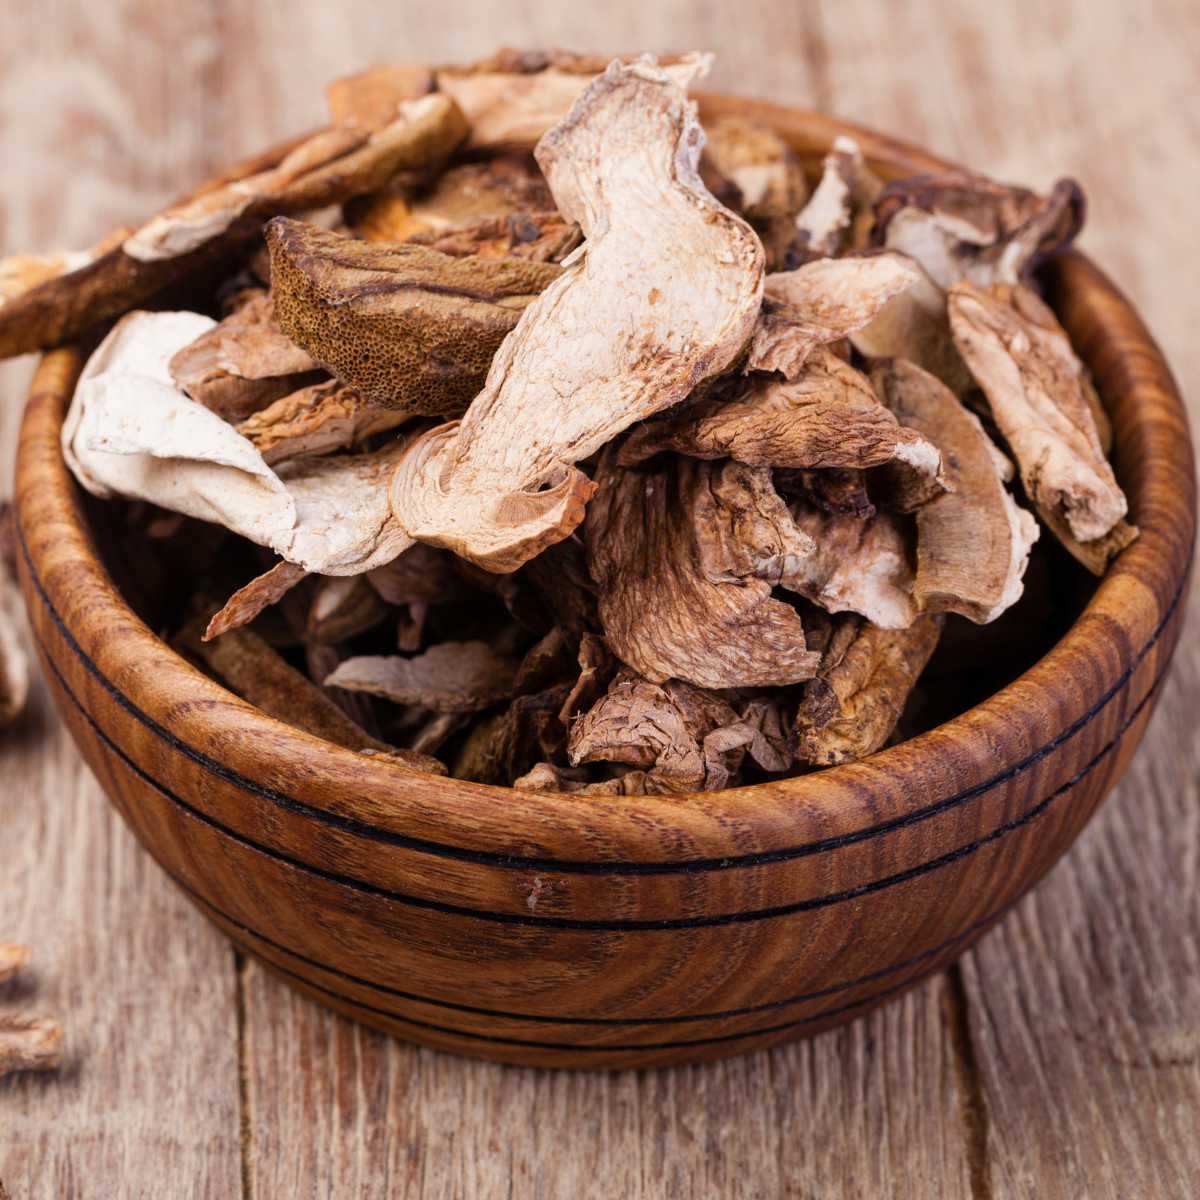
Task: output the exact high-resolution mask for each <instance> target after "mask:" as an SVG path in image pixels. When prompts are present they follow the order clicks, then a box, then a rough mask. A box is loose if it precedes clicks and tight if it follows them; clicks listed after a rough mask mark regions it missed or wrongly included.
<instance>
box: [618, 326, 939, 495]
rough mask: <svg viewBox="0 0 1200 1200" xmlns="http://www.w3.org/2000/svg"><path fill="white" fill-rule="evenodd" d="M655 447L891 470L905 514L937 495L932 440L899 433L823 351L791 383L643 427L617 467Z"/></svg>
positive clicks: (694, 407) (863, 385)
mask: <svg viewBox="0 0 1200 1200" xmlns="http://www.w3.org/2000/svg"><path fill="white" fill-rule="evenodd" d="M663 450H672V451H675V452H676V453H678V454H687V455H689V456H691V457H693V458H707V459H713V458H732V459H735V460H736V461H738V462H742V463H747V464H749V465H751V466H762V467H783V468H792V469H801V468H803V469H813V468H858V469H862V468H868V467H880V466H883V465H885V464H891V465H892V467H893V468H894V469H895V471H896V476H897V482H898V483H899V482H900V481H906V484H907V486H905V487H904V488H903V489H900V488H895V489H893V490H894V491H895V492H900V491H901V490H902V491H903V495H900V496H898V497H897V498H898V499H899V500H900V501H901V506H902V507H904V508H906V509H907V508H910V507H919V505H920V504H922V503H926V502H928V500H930V499H932V498H933V497H934V496H938V495H941V494H942V493H943V492H944V491H945V484H944V482H943V481H942V459H941V455H940V454H939V453H938V449H937V447H936V446H935V445H934V444H933V442H932V441H930V440H929V438H928V437H927V436H926V435H925V434H924V433H921V432H918V431H916V430H913V429H906V428H904V427H903V426H902V425H901V424H900V423H899V421H897V420H896V418H895V416H894V415H893V414H892V413H891V412H889V411H888V410H887V408H885V407H884V405H882V404H881V403H880V402H879V398H878V397H877V396H876V394H875V390H874V388H873V387H872V386H871V384H870V381H869V380H868V379H867V378H866V376H864V375H863V374H862V373H861V372H860V371H856V370H855V369H854V368H853V367H852V366H850V365H849V364H848V363H847V362H845V361H844V360H843V359H841V358H839V357H838V356H837V355H836V354H834V353H833V352H832V351H831V350H829V349H828V348H826V347H824V346H819V347H816V348H815V349H814V350H813V351H812V352H811V353H810V355H809V356H808V359H807V361H806V363H805V365H804V366H803V367H802V368H801V370H800V371H799V373H798V375H797V377H796V378H795V379H794V380H793V381H792V382H787V381H784V380H780V379H776V378H773V377H771V376H765V375H759V376H755V377H752V378H751V379H748V380H746V381H744V382H743V383H742V384H741V386H740V389H739V390H738V391H737V392H735V393H734V395H733V397H732V398H723V397H721V396H713V397H711V398H709V399H705V400H700V401H697V402H696V403H694V404H689V405H687V406H685V407H684V408H683V409H682V411H679V412H678V415H674V414H671V415H668V416H666V417H664V418H660V419H659V420H656V421H648V422H646V423H645V424H644V425H641V426H639V427H638V428H637V429H635V430H633V431H632V433H630V435H629V437H628V438H627V439H626V440H625V442H624V444H623V445H622V446H621V449H620V452H619V455H618V462H619V463H620V464H621V465H623V466H627V465H630V464H633V463H637V462H640V461H642V460H644V459H646V458H648V457H650V456H651V455H653V454H657V453H659V452H661V451H663Z"/></svg>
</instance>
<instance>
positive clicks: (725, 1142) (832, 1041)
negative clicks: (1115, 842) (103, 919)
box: [245, 965, 969, 1200]
mask: <svg viewBox="0 0 1200 1200" xmlns="http://www.w3.org/2000/svg"><path fill="white" fill-rule="evenodd" d="M944 987H945V985H944V982H943V981H942V980H940V979H939V980H935V981H933V982H931V983H930V984H929V985H927V986H926V987H924V988H922V989H920V990H919V991H918V992H917V993H915V994H914V995H912V996H910V997H907V998H905V999H904V1000H903V1001H901V1002H900V1003H898V1004H895V1005H893V1006H891V1007H890V1008H888V1009H886V1010H885V1011H883V1012H881V1013H878V1014H876V1015H874V1016H872V1017H871V1018H870V1019H868V1020H867V1021H863V1022H859V1023H858V1024H856V1025H854V1026H852V1027H850V1028H849V1029H846V1030H840V1031H837V1032H834V1033H830V1034H827V1035H825V1036H823V1037H820V1038H817V1039H814V1040H813V1041H810V1042H806V1043H800V1044H798V1045H794V1046H788V1047H786V1048H784V1049H781V1050H777V1051H773V1052H770V1053H762V1054H754V1055H749V1056H745V1057H742V1058H733V1059H728V1060H726V1061H724V1062H719V1063H714V1064H711V1065H709V1066H703V1067H691V1068H674V1069H671V1070H663V1071H646V1072H633V1071H623V1072H619V1073H613V1074H598V1073H583V1072H547V1071H537V1070H524V1069H517V1068H510V1067H497V1066H492V1065H490V1064H485V1063H468V1062H464V1061H462V1060H458V1059H455V1058H452V1057H450V1056H449V1055H444V1054H437V1053H434V1052H432V1051H429V1050H419V1049H416V1048H414V1047H409V1046H404V1045H402V1044H401V1043H399V1042H394V1041H391V1040H389V1039H387V1038H385V1037H382V1036H381V1035H379V1034H376V1033H372V1032H370V1031H369V1030H366V1029H362V1028H360V1027H357V1026H355V1025H354V1024H352V1023H351V1022H349V1021H347V1020H345V1019H344V1018H342V1017H335V1016H333V1015H332V1014H329V1013H326V1012H323V1011H321V1010H319V1009H317V1008H315V1007H314V1006H313V1005H312V1004H310V1003H309V1002H308V1001H306V1000H304V999H302V998H300V997H298V996H297V995H295V994H294V993H293V992H291V991H290V989H288V988H287V987H285V986H284V985H283V984H281V983H279V982H278V981H277V980H276V979H274V978H273V977H271V976H270V975H268V974H267V973H266V972H265V971H264V970H263V969H262V968H261V967H259V966H258V965H249V966H247V967H246V969H245V996H246V1011H247V1016H248V1033H247V1057H248V1063H249V1067H250V1074H249V1082H248V1095H249V1099H250V1109H251V1112H252V1113H253V1121H252V1125H251V1143H250V1159H251V1162H252V1163H253V1168H252V1186H251V1193H252V1195H254V1196H261V1197H268V1196H312V1197H326V1196H338V1197H342V1196H353V1197H361V1198H363V1200H366V1198H369V1197H389V1198H393V1200H402V1198H406V1197H413V1198H415V1197H427V1198H428V1200H440V1198H442V1197H457V1196H471V1197H473V1198H474V1200H491V1198H492V1197H507V1196H572V1197H579V1198H580V1200H586V1198H589V1197H613V1196H621V1197H629V1198H630V1200H636V1198H640V1197H692V1196H721V1197H728V1198H729V1200H738V1198H742V1197H745V1198H750V1197H763V1198H767V1197H771V1198H773V1197H777V1196H821V1197H843V1196H844V1197H870V1196H882V1195H891V1194H896V1192H895V1189H896V1188H897V1187H898V1186H900V1185H901V1181H903V1188H904V1191H905V1193H906V1194H911V1195H919V1196H922V1197H930V1198H935V1197H955V1198H957V1197H961V1196H965V1195H968V1194H969V1182H968V1181H969V1173H968V1166H967V1160H966V1156H965V1154H964V1152H963V1141H962V1136H961V1129H962V1125H961V1118H962V1105H963V1103H964V1096H963V1094H962V1093H961V1091H960V1086H959V1082H958V1078H957V1072H956V1069H955V1064H954V1062H953V1051H952V1048H951V1045H950V1043H949V1041H948V1039H947V1038H946V1037H945V1036H944V1029H943V1015H942V1011H941V1001H942V999H943V996H942V992H943V989H944Z"/></svg>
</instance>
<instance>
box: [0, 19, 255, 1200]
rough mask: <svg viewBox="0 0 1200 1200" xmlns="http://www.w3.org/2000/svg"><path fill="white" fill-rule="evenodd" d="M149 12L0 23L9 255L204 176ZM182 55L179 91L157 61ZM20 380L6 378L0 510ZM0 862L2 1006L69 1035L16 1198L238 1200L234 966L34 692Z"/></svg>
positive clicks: (10, 1162)
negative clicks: (57, 1024)
mask: <svg viewBox="0 0 1200 1200" xmlns="http://www.w3.org/2000/svg"><path fill="white" fill-rule="evenodd" d="M149 7H150V6H147V5H133V4H124V5H121V6H120V9H121V12H120V14H119V16H118V14H117V13H115V12H114V10H113V7H112V6H109V7H108V8H107V10H101V9H100V8H96V9H85V8H82V7H81V6H79V5H77V4H74V3H56V2H54V0H50V2H49V3H46V4H42V5H39V6H38V8H37V9H36V10H34V9H20V10H18V9H16V8H11V7H10V8H7V9H6V10H5V12H4V13H3V15H0V114H3V116H2V117H0V161H3V163H4V165H5V179H6V182H5V184H4V186H3V188H0V246H2V247H3V250H2V251H0V252H7V251H8V250H9V249H10V248H12V249H16V248H17V247H32V246H43V247H45V248H52V247H54V246H58V245H68V246H69V245H72V244H80V245H82V244H84V243H86V242H87V241H88V240H90V239H92V238H93V237H94V235H95V233H96V231H97V229H98V228H103V227H105V226H108V225H110V224H115V223H118V222H119V221H121V220H125V219H127V218H128V216H129V215H130V214H133V213H137V212H139V211H142V210H144V209H146V208H148V207H150V206H152V205H155V204H157V203H160V202H161V201H162V200H163V199H164V198H166V197H167V196H169V195H170V193H171V192H172V191H173V190H174V189H175V186H176V184H175V181H176V180H177V179H180V178H188V177H193V176H195V175H196V174H197V173H203V172H206V171H209V170H210V169H211V168H212V165H213V164H212V162H211V161H210V159H209V157H208V154H209V150H208V145H209V143H208V131H207V128H206V121H205V119H204V118H203V117H201V119H200V120H196V118H195V115H196V114H197V113H199V114H203V113H204V112H205V111H206V110H207V109H208V108H209V106H210V105H211V103H212V101H213V92H212V86H211V85H212V80H213V67H214V64H215V51H216V46H215V42H214V37H213V35H214V27H213V23H212V20H211V17H210V16H209V15H208V14H207V13H206V12H205V11H203V10H201V9H199V8H196V9H192V10H191V11H179V10H176V11H173V12H171V13H168V12H166V11H164V12H163V13H162V14H160V15H158V16H157V17H156V19H154V20H152V21H147V20H145V16H146V13H147V11H148V9H149ZM176 44H178V45H183V46H187V47H188V50H187V51H186V55H185V62H186V64H187V70H186V71H185V72H183V73H182V75H181V73H180V72H179V71H178V68H177V66H172V64H171V63H170V62H169V61H168V60H167V59H166V58H164V57H163V55H164V49H165V48H166V47H169V46H171V45H176ZM130 62H138V63H140V64H141V65H140V68H139V70H138V71H136V72H134V71H130V70H129V69H128V67H127V64H129V63H130ZM64 180H65V181H66V185H65V186H64ZM28 371H29V364H28V363H27V362H26V363H21V362H18V363H4V364H0V446H3V447H5V448H6V453H5V454H4V455H3V462H2V463H0V479H2V480H3V482H2V483H0V494H8V493H9V490H10V487H11V484H10V480H11V469H12V458H13V453H12V450H13V447H14V446H15V444H16V428H17V421H18V418H19V411H20V403H19V400H20V395H21V393H22V392H23V391H24V390H25V381H26V379H27V376H28ZM0 848H2V849H0V854H2V866H0V929H2V930H3V931H4V932H3V933H2V934H0V937H8V938H15V939H20V940H24V941H27V942H29V943H31V944H32V945H33V947H34V949H35V957H34V961H33V964H32V967H31V968H30V970H29V972H28V975H27V978H23V980H22V981H21V982H19V983H15V984H10V985H7V986H6V987H5V988H3V989H0V1006H2V1007H3V1008H4V1009H5V1010H9V1009H13V1008H19V1009H24V1010H30V1011H37V1012H50V1013H54V1014H55V1015H57V1016H59V1017H60V1018H61V1020H62V1022H63V1025H64V1027H65V1030H66V1043H65V1045H66V1062H65V1065H64V1067H63V1068H62V1070H61V1071H60V1072H58V1073H57V1074H55V1075H47V1076H27V1077H17V1076H14V1077H10V1078H8V1079H5V1080H3V1081H0V1179H2V1180H3V1181H4V1187H6V1188H7V1190H8V1193H9V1195H11V1196H12V1197H13V1198H14V1200H26V1198H32V1200H40V1198H41V1197H47V1198H50V1197H53V1198H58V1197H90V1196H99V1195H105V1196H118V1195H120V1196H130V1197H135V1196H136V1197H144V1196H161V1195H167V1194H169V1195H171V1196H179V1197H191V1196H196V1197H201V1196H203V1197H210V1196H211V1197H217V1196H221V1197H225V1196H231V1195H236V1194H237V1193H238V1190H239V1188H240V1168H239V1159H238V1154H239V1140H240V1128H239V1100H238V1076H237V1041H236V1036H235V1035H234V1033H233V1032H232V1031H233V1030H234V1029H235V1025H236V1003H235V1000H236V994H235V993H236V976H235V973H234V969H233V958H232V955H231V953H230V949H229V946H228V944H227V943H226V942H225V941H224V940H223V939H222V938H221V937H220V936H219V935H215V933H214V931H212V930H210V929H208V928H206V927H205V925H204V924H203V923H201V922H198V921H197V920H196V918H195V916H194V914H193V912H192V911H191V910H190V907H189V906H188V905H187V903H186V901H185V900H184V899H183V897H181V896H180V895H179V893H178V891H177V890H176V889H175V888H174V887H173V886H172V885H171V884H170V883H169V881H167V880H166V879H164V878H163V876H162V873H161V872H160V871H159V870H158V869H157V868H156V867H155V866H154V865H153V863H151V862H148V861H147V858H146V855H145V854H144V853H143V852H142V851H141V850H140V849H139V847H138V846H137V844H136V843H135V841H134V839H133V837H132V836H131V835H130V833H129V832H128V830H127V829H126V828H125V827H124V825H123V824H122V823H121V821H120V820H119V818H118V817H117V815H116V814H115V812H113V810H112V809H111V806H110V805H109V804H108V803H107V802H106V801H105V799H104V796H103V793H102V792H101V789H100V787H99V785H98V784H97V783H96V782H95V780H94V779H93V778H92V777H91V775H90V774H89V773H88V772H87V771H86V769H84V768H83V767H82V764H81V763H80V760H79V756H78V753H77V751H76V750H75V748H74V746H73V744H72V743H71V740H70V738H69V736H68V735H67V732H66V730H65V729H64V728H63V726H62V725H61V724H60V723H59V722H58V720H57V718H56V717H55V716H54V713H53V709H52V706H51V702H50V698H49V695H48V693H47V691H46V689H45V688H44V686H42V685H39V686H38V687H37V689H36V690H35V694H34V697H33V701H32V704H31V707H30V710H29V711H28V713H27V714H26V716H25V717H24V719H23V720H22V722H21V723H20V725H19V726H18V727H17V728H15V729H13V730H10V731H8V732H7V733H5V734H3V735H0Z"/></svg>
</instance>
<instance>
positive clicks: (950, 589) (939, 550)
mask: <svg viewBox="0 0 1200 1200" xmlns="http://www.w3.org/2000/svg"><path fill="white" fill-rule="evenodd" d="M871 381H872V383H873V384H874V385H875V387H876V389H877V390H878V392H879V395H880V398H881V399H882V400H883V402H884V403H885V404H886V405H887V406H888V408H890V409H891V410H892V412H894V413H895V414H896V416H897V417H899V418H900V420H901V421H903V422H904V424H905V425H906V426H908V427H909V428H911V429H916V430H919V431H920V432H922V433H924V434H925V435H926V436H928V437H929V438H931V439H933V440H934V441H936V443H937V444H938V446H939V447H940V448H941V450H942V458H943V460H944V462H945V464H946V474H947V477H948V481H949V483H950V484H951V490H950V492H949V493H948V494H946V495H944V496H942V497H940V498H938V499H937V500H935V501H933V503H931V504H928V505H926V506H925V507H924V508H922V509H921V510H920V511H919V512H918V513H917V572H916V578H915V580H914V582H913V598H914V600H915V601H916V604H917V607H918V608H920V609H922V610H924V611H926V612H955V613H959V614H960V615H962V616H964V617H968V618H969V619H970V620H972V621H976V622H979V623H986V622H988V621H994V620H995V619H996V617H998V616H999V615H1000V614H1001V613H1002V612H1004V610H1005V609H1006V608H1008V607H1010V606H1011V605H1012V604H1014V603H1016V601H1017V600H1018V599H1020V596H1021V591H1022V586H1023V584H1022V580H1023V578H1024V575H1025V568H1026V566H1027V565H1028V563H1029V551H1030V548H1031V547H1032V546H1033V543H1034V542H1035V541H1037V537H1038V528H1037V522H1036V521H1034V519H1033V516H1032V514H1030V513H1028V512H1026V511H1025V509H1023V508H1021V507H1019V506H1018V505H1017V503H1016V501H1015V500H1014V499H1013V498H1012V496H1011V495H1010V494H1009V491H1008V488H1007V487H1006V486H1005V483H1006V481H1007V480H1009V479H1011V478H1012V475H1013V469H1012V464H1011V463H1009V462H1008V460H1007V459H1006V458H1005V457H1004V455H1003V454H1001V452H1000V451H999V450H998V449H997V448H996V447H995V445H994V444H993V442H992V440H991V439H990V438H989V437H988V435H987V434H986V433H985V432H984V429H983V426H982V424H980V421H979V418H978V417H977V416H975V414H974V413H972V412H969V411H968V410H967V409H966V408H964V407H963V406H962V404H961V403H960V402H959V401H958V399H957V398H956V397H955V396H954V394H953V392H951V391H950V389H949V388H947V387H946V385H945V384H943V383H942V382H941V381H940V380H938V379H936V378H935V377H934V376H933V375H930V374H929V372H927V371H923V370H921V368H920V367H918V366H916V365H914V364H913V363H910V362H906V361H904V360H903V359H893V360H890V361H888V362H883V363H878V364H876V366H875V367H873V368H872V371H871Z"/></svg>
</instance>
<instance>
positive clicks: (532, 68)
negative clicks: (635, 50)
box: [437, 49, 696, 150]
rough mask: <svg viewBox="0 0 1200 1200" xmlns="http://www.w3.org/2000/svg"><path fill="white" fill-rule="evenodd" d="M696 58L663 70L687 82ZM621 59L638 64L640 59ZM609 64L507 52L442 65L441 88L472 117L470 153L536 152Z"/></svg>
mask: <svg viewBox="0 0 1200 1200" xmlns="http://www.w3.org/2000/svg"><path fill="white" fill-rule="evenodd" d="M695 57H696V56H694V55H683V56H681V57H679V58H664V59H662V60H661V66H662V69H663V70H664V71H666V72H667V73H668V74H675V75H677V76H678V77H679V79H680V81H681V82H684V83H686V81H688V80H690V79H691V77H692V75H691V72H692V70H693V67H692V63H693V61H694V59H695ZM615 61H617V62H624V63H626V64H632V63H635V62H636V61H637V56H636V55H621V56H618V57H617V59H616V60H615ZM609 63H610V60H609V59H608V58H605V57H601V56H599V55H595V54H590V55H589V54H573V53H571V52H569V51H565V50H547V51H537V50H535V51H529V50H507V49H506V50H501V51H499V52H498V53H496V54H493V55H491V56H490V57H488V58H485V59H481V60H479V61H478V62H474V63H468V64H465V65H461V66H446V67H440V68H439V69H438V71H437V86H438V90H439V91H441V92H444V93H445V94H446V95H448V96H451V97H453V98H454V100H455V101H456V102H457V104H458V105H459V107H460V108H461V109H462V111H463V112H464V113H465V114H466V118H467V121H468V123H469V124H470V127H471V132H470V136H469V137H468V139H467V147H468V149H473V150H479V149H497V148H500V149H505V148H507V149H521V148H524V149H532V148H533V147H534V146H535V145H537V142H538V140H539V139H540V138H541V137H542V136H543V135H544V134H545V133H546V132H547V131H548V130H550V129H552V128H553V127H554V126H555V125H557V124H558V122H559V121H561V120H562V119H563V118H564V117H565V116H566V115H567V114H568V113H569V112H570V111H571V108H572V106H573V105H574V104H575V102H576V101H577V100H578V99H579V97H580V96H581V95H582V94H583V92H584V91H585V90H586V88H587V87H588V86H589V85H590V84H591V82H592V80H593V79H594V78H595V77H596V76H597V75H599V74H602V73H603V71H604V69H605V68H606V67H607V66H608V65H609Z"/></svg>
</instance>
